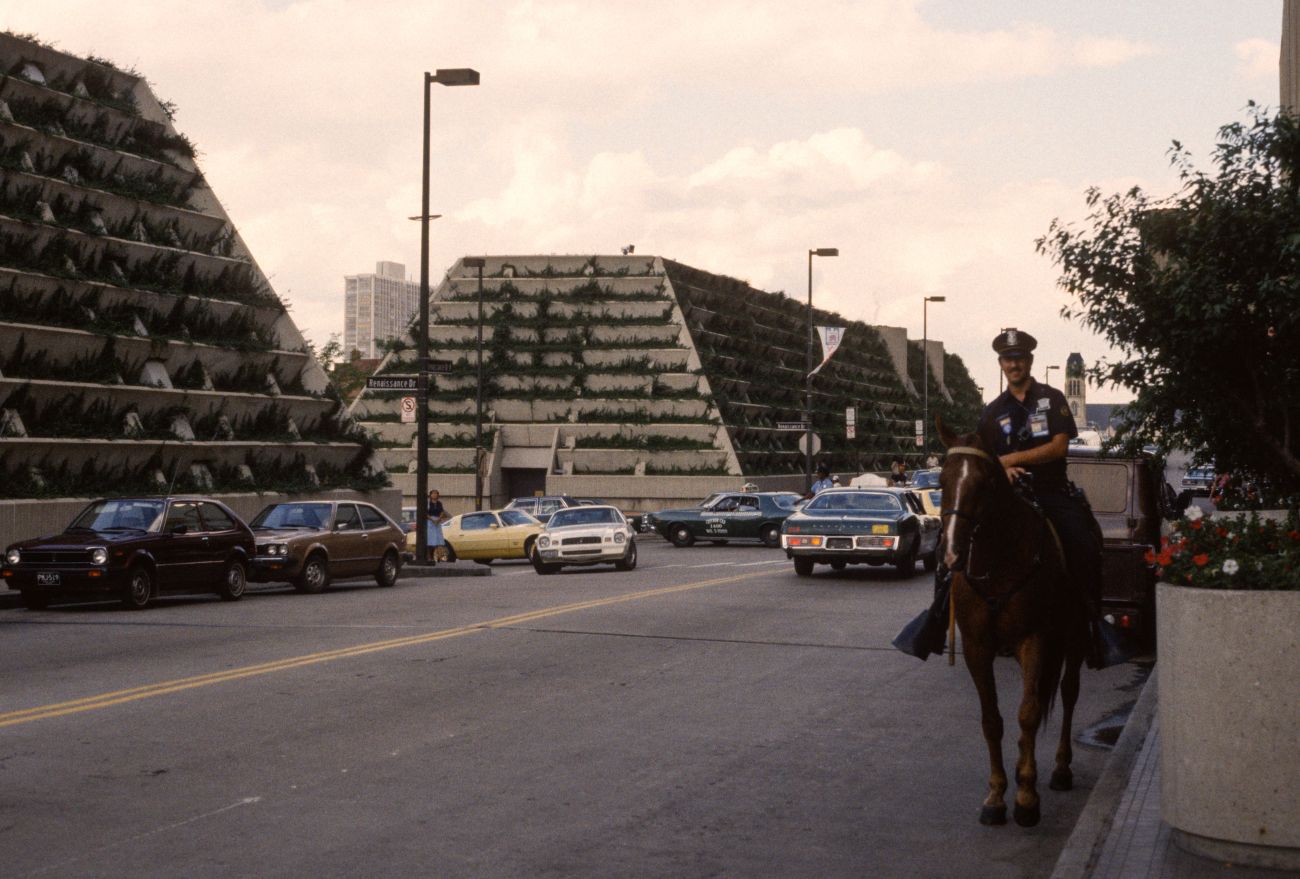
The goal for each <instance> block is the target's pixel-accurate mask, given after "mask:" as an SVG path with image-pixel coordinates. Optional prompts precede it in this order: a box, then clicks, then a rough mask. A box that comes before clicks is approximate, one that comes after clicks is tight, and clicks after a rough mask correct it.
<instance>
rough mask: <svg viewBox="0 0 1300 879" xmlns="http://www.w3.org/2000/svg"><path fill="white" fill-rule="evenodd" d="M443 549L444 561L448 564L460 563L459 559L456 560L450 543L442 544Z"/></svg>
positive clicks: (454, 550) (454, 551) (453, 548)
mask: <svg viewBox="0 0 1300 879" xmlns="http://www.w3.org/2000/svg"><path fill="white" fill-rule="evenodd" d="M443 548H445V549H446V550H447V558H446V559H445V561H447V562H448V563H450V562H456V561H460V559H458V558H456V549H455V547H453V546H452V545H451V544H450V543H444V544H443Z"/></svg>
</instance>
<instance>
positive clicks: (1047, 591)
mask: <svg viewBox="0 0 1300 879" xmlns="http://www.w3.org/2000/svg"><path fill="white" fill-rule="evenodd" d="M938 427H939V434H940V436H941V437H942V438H943V443H944V445H945V446H947V447H948V454H947V457H946V458H945V461H944V465H943V471H942V474H941V475H940V483H941V485H942V487H943V509H942V511H941V512H942V518H943V542H944V556H943V558H944V564H946V565H947V567H948V569H949V570H950V571H952V593H951V596H952V597H951V600H952V608H953V613H954V614H955V616H956V621H957V625H958V626H959V627H960V628H961V637H962V650H963V653H964V655H965V657H966V667H967V668H968V669H969V670H970V675H971V678H972V679H973V680H974V682H975V689H976V690H977V691H979V699H980V712H981V722H982V725H983V728H984V740H985V742H986V743H987V744H988V749H989V764H990V775H989V795H988V797H987V798H985V800H984V806H983V808H982V809H981V810H980V823H981V824H1005V823H1006V820H1007V807H1006V802H1005V800H1004V797H1005V794H1006V790H1007V773H1006V768H1005V767H1004V765H1003V762H1002V715H1001V714H1000V713H999V711H998V694H997V685H996V683H995V681H994V677H993V660H994V658H995V657H996V656H998V655H999V654H1000V653H1001V654H1003V655H1007V654H1010V655H1013V656H1015V658H1016V660H1017V661H1018V662H1019V663H1020V670H1021V675H1022V677H1023V681H1024V686H1023V690H1022V693H1021V699H1020V716H1019V719H1020V759H1019V760H1018V761H1017V762H1016V782H1017V788H1016V800H1015V810H1014V812H1013V815H1014V817H1015V821H1016V823H1017V824H1019V825H1021V826H1022V827H1032V826H1034V825H1035V824H1037V823H1038V819H1039V815H1040V812H1039V802H1038V791H1037V784H1038V764H1037V761H1036V760H1035V757H1034V746H1035V742H1036V740H1037V736H1038V728H1039V725H1040V724H1041V723H1042V721H1043V720H1044V718H1045V717H1046V716H1047V714H1048V712H1049V711H1050V710H1051V707H1052V703H1053V701H1054V700H1055V697H1056V690H1057V686H1058V684H1059V686H1060V691H1061V703H1062V707H1063V709H1064V717H1063V719H1062V723H1061V739H1060V742H1059V744H1058V745H1057V748H1056V768H1055V769H1054V770H1053V771H1052V779H1051V785H1050V786H1051V788H1052V790H1069V789H1070V788H1071V787H1073V784H1074V777H1073V773H1072V772H1071V770H1070V761H1071V759H1072V757H1073V751H1072V749H1071V747H1070V725H1071V722H1072V721H1073V717H1074V704H1075V701H1076V700H1077V699H1078V696H1079V667H1080V666H1081V665H1082V664H1083V659H1084V655H1085V652H1086V649H1087V643H1088V641H1087V638H1088V629H1087V625H1088V624H1087V615H1086V611H1085V609H1084V605H1083V603H1082V602H1081V601H1080V600H1078V598H1077V597H1076V596H1075V595H1074V593H1073V591H1072V589H1071V586H1070V582H1069V577H1068V574H1067V573H1066V568H1065V561H1064V556H1063V554H1062V552H1061V548H1060V543H1059V541H1058V540H1057V538H1056V534H1055V532H1054V531H1053V530H1052V528H1051V525H1050V524H1049V523H1048V521H1047V519H1046V518H1045V517H1044V516H1043V515H1042V513H1041V512H1039V511H1038V510H1037V509H1036V508H1035V507H1034V506H1033V505H1032V504H1031V503H1029V502H1028V501H1027V500H1025V499H1024V498H1023V497H1022V496H1021V495H1020V494H1018V493H1017V492H1016V491H1015V489H1013V488H1012V486H1011V484H1010V482H1009V481H1008V479H1007V477H1006V473H1005V471H1004V469H1003V467H1002V465H1001V464H1000V463H999V462H998V459H997V457H996V456H995V455H993V454H992V453H991V452H989V451H988V450H987V449H985V448H984V447H983V444H982V443H981V442H980V439H979V436H978V434H969V435H967V436H965V437H959V436H957V435H956V434H955V433H953V432H952V431H951V430H949V429H948V428H947V427H945V426H944V424H943V422H942V420H939V421H938ZM1063 667H1064V676H1062V668H1063Z"/></svg>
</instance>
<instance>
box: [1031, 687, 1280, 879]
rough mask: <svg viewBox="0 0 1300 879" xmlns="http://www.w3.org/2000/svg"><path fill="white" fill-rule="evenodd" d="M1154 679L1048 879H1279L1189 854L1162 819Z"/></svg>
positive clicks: (1276, 874) (1275, 874)
mask: <svg viewBox="0 0 1300 879" xmlns="http://www.w3.org/2000/svg"><path fill="white" fill-rule="evenodd" d="M1159 757H1160V719H1159V716H1158V711H1157V698H1156V675H1155V674H1152V675H1151V676H1150V677H1149V678H1148V679H1147V682H1146V685H1145V686H1144V687H1143V689H1142V695H1141V696H1140V697H1139V698H1138V701H1137V704H1136V705H1135V706H1134V708H1133V713H1132V714H1131V715H1130V716H1129V720H1128V723H1126V724H1125V725H1124V731H1123V733H1121V735H1120V737H1119V741H1118V742H1116V744H1115V750H1114V751H1113V752H1112V753H1111V757H1110V761H1109V762H1108V763H1107V764H1106V769H1105V771H1104V772H1103V773H1102V777H1101V778H1100V779H1098V781H1097V786H1096V787H1095V788H1094V789H1093V792H1092V794H1091V796H1089V798H1088V804H1087V805H1086V806H1084V809H1083V812H1082V814H1080V815H1079V820H1078V822H1077V823H1076V824H1075V827H1074V832H1073V833H1072V834H1070V838H1069V839H1068V840H1067V841H1066V844H1065V848H1064V849H1062V851H1061V856H1060V858H1059V859H1058V860H1057V862H1056V869H1055V870H1053V871H1052V877H1051V879H1215V877H1223V876H1232V877H1241V879H1279V877H1282V876H1294V875H1296V874H1294V873H1291V872H1289V871H1278V870H1267V869H1263V868H1258V867H1247V866H1242V865H1240V864H1233V863H1228V862H1225V861H1218V860H1213V859H1210V858H1205V857H1202V856H1200V855H1195V854H1191V853H1190V852H1185V851H1183V850H1182V849H1180V848H1178V847H1177V846H1176V845H1175V844H1174V840H1173V833H1172V831H1171V829H1170V827H1169V825H1167V824H1165V823H1164V822H1163V821H1162V820H1161V819H1160V759H1159Z"/></svg>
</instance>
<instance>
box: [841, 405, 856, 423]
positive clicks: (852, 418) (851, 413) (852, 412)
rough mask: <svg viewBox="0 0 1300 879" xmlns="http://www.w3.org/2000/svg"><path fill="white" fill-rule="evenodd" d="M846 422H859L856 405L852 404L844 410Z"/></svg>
mask: <svg viewBox="0 0 1300 879" xmlns="http://www.w3.org/2000/svg"><path fill="white" fill-rule="evenodd" d="M844 423H845V424H857V423H858V410H857V407H856V406H850V407H848V408H847V409H845V410H844Z"/></svg>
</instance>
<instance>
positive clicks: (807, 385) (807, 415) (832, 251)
mask: <svg viewBox="0 0 1300 879" xmlns="http://www.w3.org/2000/svg"><path fill="white" fill-rule="evenodd" d="M839 255H840V251H839V249H838V248H835V247H819V248H817V249H816V250H810V251H808V338H807V340H806V343H805V345H804V402H803V421H804V428H803V442H804V449H803V451H804V461H803V487H804V491H812V459H813V432H812V371H813V334H814V332H815V330H814V329H813V307H812V262H813V257H814V256H839Z"/></svg>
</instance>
